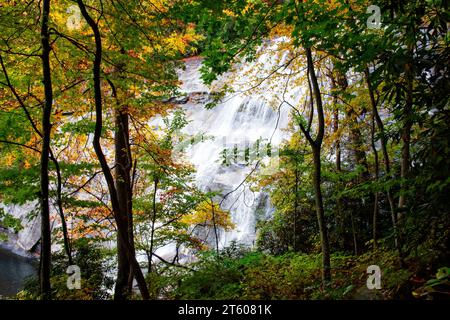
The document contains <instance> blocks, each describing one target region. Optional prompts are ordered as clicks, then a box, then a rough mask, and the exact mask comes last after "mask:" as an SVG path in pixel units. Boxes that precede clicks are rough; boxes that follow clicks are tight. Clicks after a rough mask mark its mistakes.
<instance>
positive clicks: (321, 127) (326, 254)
mask: <svg viewBox="0 0 450 320" xmlns="http://www.w3.org/2000/svg"><path fill="white" fill-rule="evenodd" d="M305 52H306V58H307V63H308V73H309V77H310V79H311V83H312V88H313V92H314V99H315V101H316V107H317V116H318V128H317V130H318V132H317V135H316V139H315V140H312V139H311V136H309V138H308V140H309V142H310V144H311V147H312V151H313V159H314V173H313V184H314V194H315V203H316V214H317V222H318V226H319V233H320V240H321V246H322V281H323V283H324V285H325V284H326V283H327V282H329V281H330V280H331V267H330V245H329V242H328V230H327V226H326V222H325V213H324V208H323V197H322V190H321V160H320V152H321V148H322V141H323V136H324V133H325V119H324V112H323V104H322V96H321V93H320V88H319V84H318V81H317V77H316V72H315V69H314V63H313V59H312V53H311V48H306V49H305Z"/></svg>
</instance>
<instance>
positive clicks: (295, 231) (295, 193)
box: [293, 167, 299, 252]
mask: <svg viewBox="0 0 450 320" xmlns="http://www.w3.org/2000/svg"><path fill="white" fill-rule="evenodd" d="M298 183H299V173H298V169H297V167H296V168H295V185H294V197H295V198H294V237H293V238H294V243H293V249H294V252H297V251H298V245H297V242H298V241H297V232H298V231H297V220H298V212H297V210H298Z"/></svg>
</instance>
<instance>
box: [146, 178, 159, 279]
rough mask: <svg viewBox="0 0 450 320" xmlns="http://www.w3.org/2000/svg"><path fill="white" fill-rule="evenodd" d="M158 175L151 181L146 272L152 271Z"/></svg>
mask: <svg viewBox="0 0 450 320" xmlns="http://www.w3.org/2000/svg"><path fill="white" fill-rule="evenodd" d="M158 183H159V179H158V177H155V179H154V182H153V189H154V190H153V203H152V208H153V210H152V218H151V219H152V220H151V228H152V229H151V233H150V250H149V252H150V259H149V260H148V273H150V272H152V266H153V264H152V258H153V246H154V243H155V224H156V213H157V212H156V193H157V192H158Z"/></svg>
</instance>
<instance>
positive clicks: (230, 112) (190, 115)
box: [180, 53, 301, 247]
mask: <svg viewBox="0 0 450 320" xmlns="http://www.w3.org/2000/svg"><path fill="white" fill-rule="evenodd" d="M274 59H275V58H273V57H271V56H270V53H267V54H263V55H261V56H260V57H259V59H258V60H257V61H256V62H254V63H252V64H247V65H244V66H243V67H242V68H241V69H240V70H238V71H234V72H233V76H236V72H237V73H238V75H239V74H240V76H241V77H240V79H239V80H238V81H239V82H238V81H235V82H234V84H233V86H234V93H230V94H229V95H228V96H226V97H225V98H224V99H223V102H222V103H220V104H218V105H217V106H216V107H214V108H213V109H211V110H208V109H206V108H205V102H204V100H202V99H200V101H198V100H199V99H189V101H188V102H187V103H186V104H184V105H183V108H184V110H185V112H186V115H187V120H188V121H189V124H188V125H187V126H186V127H185V128H184V129H183V132H184V133H186V134H188V135H197V136H198V134H202V135H204V136H206V137H207V138H206V139H204V140H203V141H200V142H198V143H196V144H194V145H192V146H191V147H189V148H188V149H187V152H186V159H187V160H188V161H190V162H191V163H192V164H193V165H194V166H195V168H196V184H197V186H198V187H199V188H200V189H202V190H204V191H219V192H220V194H221V195H222V197H220V196H219V197H217V199H216V201H218V202H220V203H221V206H222V209H224V210H229V212H230V214H231V217H232V221H233V222H234V224H235V225H236V227H235V228H234V229H233V230H232V231H228V232H220V241H219V246H220V247H224V246H227V245H229V244H230V242H231V241H237V242H239V243H243V244H245V245H252V244H253V243H254V240H255V236H256V230H255V227H256V221H257V219H258V216H260V217H261V218H267V217H268V216H270V214H271V212H272V210H273V209H272V207H271V205H270V201H269V199H268V196H267V194H265V193H264V192H253V191H251V189H250V187H249V182H248V180H249V179H246V177H247V176H248V175H249V174H250V173H252V172H254V169H255V165H256V163H255V162H256V161H254V162H253V163H250V164H245V161H243V152H244V150H245V148H246V147H248V146H254V145H255V143H256V141H257V140H258V139H260V140H261V141H263V142H265V143H266V144H267V143H268V142H270V144H271V147H272V150H274V149H276V148H277V147H278V146H279V145H280V143H281V142H282V141H283V139H285V138H287V136H288V134H287V133H286V131H284V130H283V129H285V128H286V127H287V125H288V121H289V107H288V106H287V105H286V104H283V103H278V107H275V108H274V107H273V105H269V103H270V101H273V100H275V101H276V99H275V98H277V95H279V96H278V98H279V97H280V96H281V95H282V93H283V91H284V90H285V88H284V87H282V86H281V84H280V86H274V85H273V84H265V83H262V84H260V85H259V90H260V92H262V93H259V94H256V95H249V94H247V93H239V90H240V89H242V88H241V86H243V85H242V83H245V82H246V81H247V80H248V79H249V78H250V77H252V75H251V69H252V68H255V66H256V65H257V64H259V65H263V66H265V68H266V70H267V69H270V68H273V65H274V63H275V62H274ZM283 59H284V60H285V59H286V56H285V55H284V56H282V57H281V63H280V59H278V61H277V63H278V64H282V63H283ZM200 66H201V60H200V59H188V60H187V61H186V69H185V70H184V71H182V72H181V73H180V80H181V81H182V83H183V85H182V88H181V89H182V90H183V91H184V92H185V93H186V94H187V95H188V96H191V97H192V96H194V97H195V96H197V97H198V96H199V94H201V93H203V94H204V93H208V92H209V91H210V90H209V88H208V87H206V86H205V85H204V84H203V83H202V81H201V79H200V71H199V69H200ZM242 75H244V76H242ZM228 76H230V75H228ZM221 81H226V80H224V77H222V78H221V79H220V80H218V82H221ZM241 81H243V82H241ZM264 86H266V87H264ZM291 93H293V96H295V95H297V94H300V93H301V90H300V89H298V88H294V89H292V90H291ZM236 147H237V150H239V152H240V157H239V159H240V161H239V160H238V161H236V162H235V161H232V162H231V163H230V164H229V165H224V164H223V161H222V157H221V156H222V152H223V150H224V149H228V150H230V149H233V148H236ZM274 151H275V150H274ZM266 158H267V157H266ZM224 195H226V197H225V198H223V196H224ZM210 240H211V242H212V243H214V239H213V238H212V237H211V239H210Z"/></svg>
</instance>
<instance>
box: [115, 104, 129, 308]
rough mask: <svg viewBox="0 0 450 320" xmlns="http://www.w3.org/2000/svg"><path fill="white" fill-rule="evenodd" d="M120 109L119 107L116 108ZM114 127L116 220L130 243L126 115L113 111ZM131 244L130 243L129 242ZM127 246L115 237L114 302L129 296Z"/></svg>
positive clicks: (119, 238)
mask: <svg viewBox="0 0 450 320" xmlns="http://www.w3.org/2000/svg"><path fill="white" fill-rule="evenodd" d="M117 107H118V108H120V106H117ZM115 114H116V116H115V118H116V119H115V120H116V121H115V127H116V132H115V136H114V143H115V159H116V160H115V162H116V166H115V180H116V190H117V198H118V201H119V206H120V211H119V212H118V218H119V219H121V220H122V221H123V225H124V226H126V227H127V228H126V230H124V233H125V235H126V238H127V239H126V240H127V241H130V240H131V236H130V229H129V225H130V220H129V218H130V217H129V211H130V208H129V203H131V199H129V192H128V190H129V188H130V183H131V182H130V170H129V159H128V152H127V146H128V143H127V142H128V115H127V114H126V113H124V112H122V111H121V110H115ZM130 243H131V241H130ZM126 251H127V245H126V243H124V241H123V240H122V238H121V237H119V236H118V237H117V261H118V269H117V280H116V287H115V291H114V299H115V300H124V299H127V298H128V297H129V296H130V294H131V288H130V286H129V278H130V273H131V268H130V263H129V261H128V257H127V253H126Z"/></svg>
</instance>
